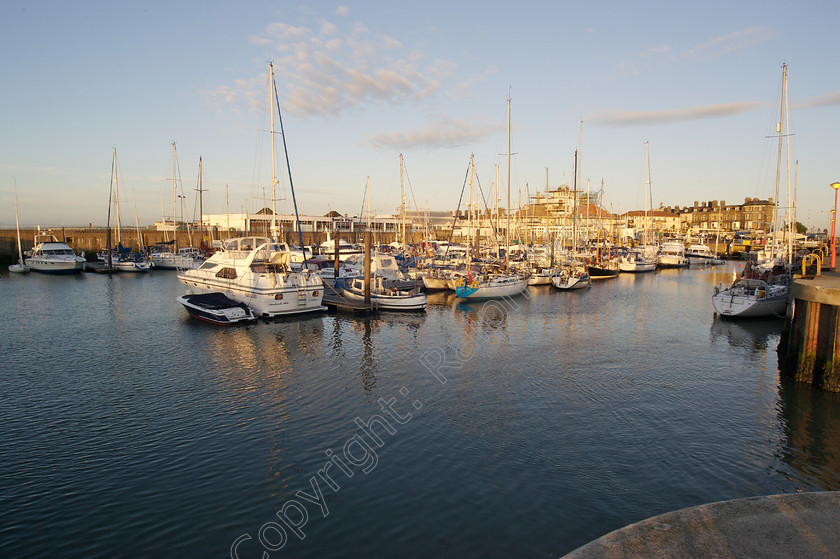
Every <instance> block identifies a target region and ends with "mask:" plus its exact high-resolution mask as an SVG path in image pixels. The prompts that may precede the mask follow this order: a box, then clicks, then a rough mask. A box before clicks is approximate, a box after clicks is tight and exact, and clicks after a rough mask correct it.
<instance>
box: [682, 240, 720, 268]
mask: <svg viewBox="0 0 840 559" xmlns="http://www.w3.org/2000/svg"><path fill="white" fill-rule="evenodd" d="M685 255H686V256H687V257H688V262H689V264H690V265H692V266H717V265H720V264H723V260H720V259H719V258H718V257H717V255H716V254H715V253H714V252H712V249H710V248H709V245H690V246H689V247H688V248H687V249H686V251H685Z"/></svg>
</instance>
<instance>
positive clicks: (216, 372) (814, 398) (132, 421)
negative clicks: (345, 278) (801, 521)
mask: <svg viewBox="0 0 840 559" xmlns="http://www.w3.org/2000/svg"><path fill="white" fill-rule="evenodd" d="M730 277H731V268H730V267H727V268H726V269H716V270H681V271H662V272H656V273H654V274H643V275H639V276H633V275H622V276H620V277H619V278H617V279H614V280H604V281H603V282H601V283H596V284H595V285H593V287H592V289H590V290H588V291H586V292H572V293H564V292H559V291H556V290H553V291H552V290H551V289H550V288H547V287H541V288H530V291H529V296H527V297H519V298H517V299H514V300H512V301H502V302H495V303H491V304H481V303H470V304H465V303H461V302H458V301H457V300H456V299H455V298H454V297H453V296H451V295H446V294H435V295H431V296H430V303H431V305H430V307H429V310H428V313H426V314H425V315H399V314H381V315H380V316H378V317H375V318H370V319H358V318H353V317H349V316H343V315H338V316H335V315H328V314H319V315H313V316H308V317H304V318H299V319H282V320H275V321H271V322H259V323H257V324H254V325H251V326H244V327H234V328H231V329H222V328H218V327H213V326H210V325H205V324H202V323H198V322H196V321H193V320H190V319H189V318H188V317H187V314H186V312H185V311H184V310H183V309H182V308H181V307H180V305H178V304H177V303H176V301H175V298H176V297H177V296H178V295H180V294H182V293H183V292H184V290H183V288H182V286H181V285H180V284H179V283H178V282H177V280H176V279H175V276H174V274H172V273H169V272H166V271H156V272H153V273H151V274H149V275H147V276H142V277H138V276H128V275H120V276H114V277H107V276H99V275H94V274H87V275H82V276H79V277H50V276H43V275H37V274H30V275H29V276H28V277H27V276H24V277H20V276H16V275H11V276H9V275H0V312H2V315H3V316H4V317H5V320H4V321H3V322H2V323H1V324H0V338H2V340H3V342H2V346H3V348H4V349H3V351H2V364H0V395H2V406H0V423H2V431H0V502H2V506H0V556H2V557H69V558H75V557H85V558H87V557H116V556H136V557H229V556H230V553H231V548H232V546H234V545H235V542H238V544H236V545H237V546H236V551H237V553H238V556H239V557H241V558H243V559H244V558H251V557H254V558H257V557H261V555H262V553H263V552H264V551H266V552H267V553H268V556H269V557H283V556H286V557H304V558H306V557H340V556H341V557H347V556H358V557H362V556H370V557H374V556H376V557H512V556H515V557H557V556H559V555H562V554H564V553H566V552H568V551H571V550H572V549H574V548H576V547H578V546H580V545H582V544H584V543H586V542H588V541H590V540H592V539H594V538H597V537H599V536H601V535H603V534H604V533H606V532H608V531H610V530H613V529H616V528H619V527H621V526H624V525H626V524H628V523H631V522H635V521H638V520H641V519H643V518H646V517H649V516H652V515H656V514H659V513H663V512H667V511H671V510H674V509H678V508H682V507H687V506H692V505H698V504H701V503H706V502H711V501H718V500H723V499H732V498H738V497H748V496H755V495H763V494H774V493H790V492H797V491H815V490H840V435H838V433H840V397H838V395H836V394H826V393H821V392H816V391H813V390H811V389H810V387H809V386H803V385H796V384H792V383H789V382H787V381H786V380H785V379H781V378H780V376H779V373H778V370H777V357H776V346H777V344H778V340H779V336H780V333H781V328H782V324H781V322H776V321H773V322H750V323H735V322H722V321H717V320H715V319H714V317H713V313H712V306H711V300H710V298H711V290H712V287H713V285H714V284H716V283H720V282H723V281H726V280H727V279H728V278H730ZM354 420H358V422H354ZM360 424H361V425H360ZM319 471H320V472H321V473H320V474H319ZM301 537H303V539H301Z"/></svg>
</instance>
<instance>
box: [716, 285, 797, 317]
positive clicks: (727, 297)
mask: <svg viewBox="0 0 840 559" xmlns="http://www.w3.org/2000/svg"><path fill="white" fill-rule="evenodd" d="M788 294H789V290H788V288H787V287H786V286H782V285H768V284H766V283H765V282H762V281H759V280H746V281H741V282H736V283H735V284H734V285H733V286H732V287H730V288H728V289H723V290H721V291H719V292H718V293H715V294H714V295H713V296H712V305H713V306H714V308H715V312H716V313H718V314H719V315H721V316H727V317H739V318H755V317H777V318H782V317H784V316H785V313H786V312H787V304H788Z"/></svg>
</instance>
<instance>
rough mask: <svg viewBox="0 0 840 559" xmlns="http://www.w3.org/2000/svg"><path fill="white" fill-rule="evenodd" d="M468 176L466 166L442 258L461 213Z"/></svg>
mask: <svg viewBox="0 0 840 559" xmlns="http://www.w3.org/2000/svg"><path fill="white" fill-rule="evenodd" d="M469 176H470V166H469V165H467V172H466V173H465V174H464V184H463V185H461V196H460V197H459V198H458V207H457V208H455V213H453V214H452V227H451V228H450V229H449V240H448V241H447V244H446V250H445V251H444V253H443V258H444V259H446V257H447V256H448V255H449V246H450V245H451V244H452V236H453V235H454V234H455V223H456V221H457V220H458V212H459V211H461V202H463V201H464V190H466V189H467V180H468V179H469Z"/></svg>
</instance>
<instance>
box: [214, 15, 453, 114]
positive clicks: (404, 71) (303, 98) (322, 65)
mask: <svg viewBox="0 0 840 559" xmlns="http://www.w3.org/2000/svg"><path fill="white" fill-rule="evenodd" d="M348 14H349V10H348V9H347V7H346V6H340V7H339V8H338V9H336V11H335V13H334V16H333V17H335V18H336V19H335V21H329V20H326V19H321V20H319V21H317V22H316V23H314V24H313V25H312V26H307V25H291V24H289V23H286V22H275V23H271V24H270V25H268V26H267V27H266V29H265V30H264V31H263V32H262V33H260V34H259V35H256V36H254V37H252V38H251V43H252V44H254V45H257V46H259V47H261V48H263V49H268V50H270V51H271V52H274V53H275V54H278V55H279V58H277V59H276V60H275V62H274V69H275V73H276V74H277V84H278V88H279V89H280V91H281V95H282V96H283V97H284V100H283V106H284V110H285V111H288V112H289V113H290V114H297V115H301V116H313V115H329V116H339V115H340V114H341V113H343V112H344V111H347V110H353V109H357V108H362V107H365V106H369V105H388V106H397V105H401V104H405V103H410V102H419V101H422V100H424V99H426V98H429V97H430V96H432V95H434V94H436V93H437V92H438V91H439V90H440V89H441V86H442V80H444V79H447V78H450V77H451V76H453V75H454V74H455V71H456V69H457V66H456V65H455V64H454V63H453V62H451V61H442V60H428V59H426V58H425V57H424V56H423V55H422V53H421V52H420V51H419V50H417V49H413V48H411V46H406V45H405V44H403V43H402V42H401V41H399V40H397V39H395V38H394V37H392V36H389V35H387V34H385V33H378V32H376V31H375V30H374V31H372V30H370V29H369V28H368V27H367V26H366V25H365V24H364V23H363V22H360V21H349V20H347V19H346V17H345V16H347V15H348ZM246 88H251V89H250V91H261V90H264V88H265V86H264V85H263V84H257V83H253V82H249V81H244V80H241V81H239V82H236V83H234V84H233V85H227V86H221V87H219V88H217V89H216V90H215V91H207V92H204V93H205V97H206V98H207V99H208V101H209V102H211V103H213V104H216V105H219V104H234V103H242V102H243V100H244V101H254V100H256V99H261V96H262V94H261V93H248V92H247V91H249V89H246Z"/></svg>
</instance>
